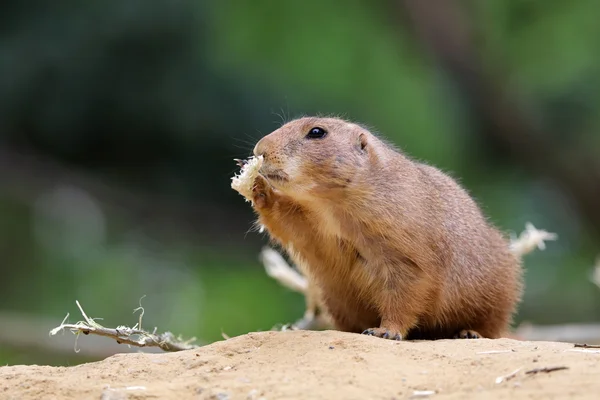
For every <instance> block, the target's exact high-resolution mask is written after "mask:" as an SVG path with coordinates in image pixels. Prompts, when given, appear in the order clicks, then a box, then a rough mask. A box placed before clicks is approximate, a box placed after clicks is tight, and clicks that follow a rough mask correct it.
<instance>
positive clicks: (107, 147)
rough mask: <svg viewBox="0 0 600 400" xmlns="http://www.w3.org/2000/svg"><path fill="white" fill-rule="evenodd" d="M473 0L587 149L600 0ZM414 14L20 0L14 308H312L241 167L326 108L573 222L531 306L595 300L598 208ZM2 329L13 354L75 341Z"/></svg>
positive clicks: (512, 76)
mask: <svg viewBox="0 0 600 400" xmlns="http://www.w3.org/2000/svg"><path fill="white" fill-rule="evenodd" d="M463 3H464V6H465V7H466V9H467V10H468V13H469V17H470V22H471V23H472V24H473V30H474V35H475V37H476V40H477V44H478V50H479V52H480V54H481V56H482V57H483V59H484V61H485V65H486V68H488V69H489V70H491V71H494V73H496V74H498V76H500V77H503V78H504V79H506V84H507V85H509V86H510V87H511V89H513V90H514V91H515V93H517V94H518V95H519V97H518V99H517V100H515V101H518V102H520V103H522V106H523V107H524V108H525V109H526V110H527V111H528V112H529V113H530V115H531V116H532V118H534V119H535V121H536V122H537V123H539V124H540V125H542V126H545V127H551V128H552V129H549V130H548V131H547V134H548V135H553V137H555V138H557V139H558V140H560V143H561V145H563V146H564V149H565V151H569V152H570V154H571V157H572V159H573V162H574V163H575V162H577V158H578V152H579V150H580V149H586V150H592V152H595V153H594V154H600V153H599V151H600V135H598V133H597V132H598V129H599V128H600V117H599V116H600V112H599V111H600V90H599V89H600V78H599V77H600V53H598V52H597V51H596V45H595V43H596V41H597V39H599V38H600V35H599V34H600V27H599V26H598V24H597V23H596V21H595V16H596V15H598V11H600V10H599V9H600V6H599V5H598V3H597V2H596V1H594V0H577V1H572V2H561V1H544V2H543V1H541V0H510V1H508V0H487V1H484V2H475V1H469V2H463ZM408 21H409V18H408V17H407V16H406V15H403V14H402V9H401V8H400V7H394V6H392V5H391V2H368V1H365V0H352V1H346V2H344V4H343V6H341V5H340V3H337V2H328V3H327V2H325V3H324V2H316V1H307V2H303V3H300V2H279V3H276V2H273V1H266V0H254V1H248V0H238V1H232V0H221V1H192V0H175V1H173V0H152V1H141V0H137V1H136V0H130V1H126V2H124V1H117V0H105V1H98V0H88V1H86V2H75V1H60V2H46V1H39V0H38V1H29V2H18V1H15V0H8V1H7V2H5V4H4V7H3V13H2V15H1V16H0V22H1V23H0V70H1V71H2V73H1V74H0V145H1V148H2V153H0V161H2V160H3V159H4V163H3V164H2V169H4V171H3V172H2V173H0V179H3V180H5V182H3V183H2V184H1V185H0V219H1V220H2V221H3V223H2V225H1V227H2V229H0V251H1V254H2V256H3V257H2V259H3V267H2V276H3V278H2V279H1V280H0V302H1V304H2V307H1V308H0V311H1V310H10V311H18V312H21V313H23V314H27V315H31V316H32V317H35V316H36V315H40V316H41V315H44V316H50V317H53V318H56V323H57V324H58V323H60V320H61V318H62V317H63V316H64V314H65V313H66V312H71V314H72V315H75V314H76V309H75V307H74V301H75V300H76V299H77V300H79V301H80V302H81V303H82V304H83V305H84V307H85V309H86V311H87V312H88V313H89V314H90V316H101V317H104V324H105V325H108V326H110V325H118V324H127V323H131V324H133V323H135V322H136V320H137V319H136V317H135V316H133V315H132V314H131V310H132V309H133V308H135V307H137V305H138V302H139V299H140V298H141V297H142V296H144V295H146V297H145V298H144V299H143V305H144V306H145V308H146V315H145V321H146V323H147V326H158V328H159V330H171V331H173V332H175V333H181V334H182V335H185V336H197V337H199V338H201V339H202V340H204V341H213V340H218V339H219V338H220V337H221V332H225V333H226V334H228V335H237V334H242V333H244V332H247V331H249V330H264V329H270V328H271V327H272V326H273V325H275V324H276V323H279V322H289V321H292V320H294V319H295V318H297V317H299V316H300V315H301V313H302V311H303V299H302V298H301V297H300V296H299V295H297V294H293V293H290V292H289V291H287V290H286V289H284V288H281V287H280V286H278V284H277V283H275V282H273V281H272V280H271V279H270V278H268V277H267V276H266V275H265V274H264V272H263V269H262V267H261V265H260V264H259V263H258V259H257V254H258V251H259V249H260V246H261V241H262V242H264V241H265V240H264V237H263V236H262V235H259V234H257V233H256V232H248V230H250V228H251V223H252V220H253V216H252V212H251V210H250V207H249V206H248V204H247V203H244V201H243V200H242V198H241V197H240V196H239V195H238V194H236V193H235V192H233V191H232V190H231V189H230V187H229V177H230V176H231V174H232V173H233V172H234V171H235V169H236V168H235V165H234V163H233V162H232V160H231V159H232V158H234V157H245V156H247V155H248V154H249V153H250V151H251V149H252V147H253V145H254V143H255V142H256V140H257V139H258V138H259V137H260V136H262V135H264V134H266V133H268V132H270V131H272V130H273V129H275V128H276V127H277V126H279V125H280V124H281V123H282V122H283V121H285V120H288V119H291V118H294V117H296V116H299V115H302V114H313V113H321V114H336V115H342V116H344V117H346V118H350V119H353V120H357V121H360V122H363V123H366V124H367V125H369V126H372V127H373V129H374V130H375V131H377V132H379V133H381V135H383V136H385V137H387V138H389V139H390V140H392V141H393V142H395V143H397V144H398V145H399V146H400V147H401V148H403V149H404V150H406V151H407V152H408V153H410V154H411V155H413V156H414V157H416V158H418V159H422V160H427V161H428V162H430V163H433V164H435V165H437V166H439V167H441V168H443V169H444V170H447V171H449V172H451V173H452V174H453V175H454V176H455V177H457V178H459V179H460V180H461V181H462V182H463V184H464V185H465V186H466V187H467V188H468V189H469V190H470V192H471V193H472V194H473V195H474V196H475V197H476V198H477V200H478V201H479V202H480V203H481V204H482V206H483V208H484V210H485V212H486V213H487V214H488V215H489V217H490V219H491V220H492V221H493V222H495V223H496V224H498V225H499V226H500V227H501V228H502V229H503V230H505V231H514V232H519V231H520V230H522V229H523V227H524V224H525V222H526V221H532V222H533V223H534V224H535V225H536V226H538V227H542V228H545V229H547V230H550V231H554V232H558V233H559V236H560V240H559V241H558V242H556V243H551V244H550V245H549V248H548V249H547V250H546V251H545V252H538V253H535V254H533V255H531V256H528V257H527V258H526V259H525V267H526V271H527V276H526V277H527V291H526V294H525V298H524V302H523V304H522V306H521V311H520V314H519V316H518V318H517V322H519V321H522V320H528V321H532V322H537V323H560V322H575V321H593V320H598V319H600V302H599V300H600V291H599V290H598V289H597V288H595V287H594V286H593V285H592V284H591V283H590V282H589V280H588V274H589V269H590V267H591V265H592V263H593V260H594V257H595V256H596V253H598V252H600V251H599V249H598V240H599V238H598V237H596V236H594V235H593V233H592V231H591V230H590V229H589V227H587V226H586V216H585V215H582V214H581V213H579V211H578V210H577V209H576V208H575V207H574V206H573V201H572V199H571V198H570V194H569V193H565V192H563V191H561V189H560V187H559V186H557V185H556V182H554V181H553V179H552V177H551V176H541V175H536V174H534V173H532V172H530V171H528V170H526V169H524V167H523V166H522V165H520V164H518V163H517V162H515V159H514V158H512V157H511V154H510V152H508V151H507V150H506V148H504V147H502V146H501V145H500V144H498V143H497V142H494V141H491V140H489V139H488V138H487V137H486V136H485V132H481V131H480V129H478V125H477V123H476V122H475V120H476V116H473V115H472V114H471V112H470V110H469V109H468V107H467V106H466V103H465V102H464V98H463V95H464V94H463V93H461V92H460V90H459V88H457V87H456V85H455V84H454V83H453V82H452V81H451V79H449V77H448V75H447V74H446V73H445V71H443V70H441V69H440V68H439V67H437V66H436V64H435V63H434V62H432V57H431V56H430V55H429V54H428V53H427V52H426V51H425V50H424V49H423V48H422V47H421V46H420V45H419V43H417V42H416V41H415V39H414V37H413V35H412V33H411V28H410V24H409V23H408ZM9 156H10V157H9ZM535 156H536V155H535V154H531V157H535ZM32 160H33V162H32ZM56 166H59V168H58V169H57V168H56ZM57 171H67V172H73V173H76V174H77V175H76V176H77V179H78V180H77V182H73V181H71V180H70V179H68V174H67V175H65V174H62V173H61V174H59V173H57ZM105 189H107V190H105ZM132 199H133V200H132ZM157 199H159V200H160V201H158V200H157ZM165 199H166V202H165V201H163V200H165ZM142 204H143V205H144V207H145V210H146V211H144V212H140V209H141V208H142ZM165 204H166V206H165ZM148 208H149V209H150V210H153V209H156V210H159V209H160V212H161V214H160V215H161V216H160V217H158V216H153V214H152V213H151V212H150V213H149V212H147V209H148ZM157 212H158V211H157ZM157 215H158V214H157ZM72 318H73V317H72ZM75 318H77V317H75ZM7 329H10V327H8V328H7ZM28 334H29V335H33V336H35V335H47V332H29V333H28ZM87 340H103V339H100V338H88V337H86V338H84V339H82V340H81V341H80V342H79V344H80V347H82V346H85V342H86V341H87ZM0 347H1V350H0V363H2V364H6V363H33V362H45V363H55V364H61V363H66V362H72V363H73V362H74V363H77V362H81V361H82V359H81V358H78V357H77V356H76V355H75V354H63V355H55V356H53V357H51V356H49V355H44V353H43V352H39V351H38V352H37V353H36V354H38V355H37V356H36V355H34V354H32V351H33V350H32V351H27V350H26V349H14V348H10V347H9V344H7V343H1V342H0Z"/></svg>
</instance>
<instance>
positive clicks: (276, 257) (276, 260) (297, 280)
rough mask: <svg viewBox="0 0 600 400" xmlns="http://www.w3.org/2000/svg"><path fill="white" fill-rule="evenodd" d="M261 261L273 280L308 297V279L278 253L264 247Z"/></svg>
mask: <svg viewBox="0 0 600 400" xmlns="http://www.w3.org/2000/svg"><path fill="white" fill-rule="evenodd" d="M260 261H262V263H263V265H264V266H265V271H267V275H269V276H270V277H271V278H273V279H275V280H276V281H277V282H279V283H280V284H281V285H283V286H285V287H287V288H288V289H290V290H293V291H295V292H298V293H302V294H304V295H306V293H307V290H308V282H307V280H306V278H305V277H304V276H302V275H301V274H300V273H299V272H298V271H296V270H295V269H294V268H293V267H292V266H291V265H289V264H288V263H287V262H286V261H285V259H284V258H283V257H282V256H281V254H279V253H278V252H277V251H275V250H273V249H271V248H269V247H264V248H263V249H262V251H261V252H260Z"/></svg>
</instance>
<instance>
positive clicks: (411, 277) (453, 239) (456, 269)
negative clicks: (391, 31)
mask: <svg viewBox="0 0 600 400" xmlns="http://www.w3.org/2000/svg"><path fill="white" fill-rule="evenodd" d="M254 155H255V156H262V160H263V161H262V165H261V166H260V170H259V174H258V176H257V178H256V179H255V181H254V185H253V188H252V195H251V197H252V205H253V208H254V209H255V211H256V213H257V215H258V222H259V223H260V224H261V225H263V226H264V227H265V228H266V230H267V232H268V233H269V235H270V237H271V238H272V240H273V241H274V242H276V243H278V244H279V245H281V246H282V247H283V249H285V250H286V251H287V253H288V254H289V255H290V257H291V258H292V259H293V260H294V262H295V263H296V265H298V266H299V267H300V269H301V271H302V272H303V274H304V275H305V276H306V277H307V279H308V281H309V284H310V285H311V286H314V288H315V289H314V290H315V291H316V292H317V293H318V296H319V298H320V303H321V304H323V305H324V306H325V308H326V312H327V313H328V314H329V316H330V317H331V319H332V321H333V324H334V326H335V327H336V328H337V329H339V330H343V331H349V332H357V333H364V334H368V335H373V336H377V337H381V338H387V339H395V340H401V339H442V338H453V337H457V338H477V337H485V338H498V337H501V336H503V335H505V334H507V333H508V329H509V325H510V323H511V319H512V315H513V314H514V312H515V310H516V306H517V304H518V302H519V300H520V297H521V293H522V270H521V264H520V260H519V258H518V257H516V256H515V255H514V254H512V253H511V252H510V250H509V242H508V240H507V239H506V238H505V237H504V236H503V235H502V234H501V233H500V232H499V231H498V230H497V229H496V228H494V227H493V226H491V225H490V224H489V223H488V221H487V220H486V218H485V217H484V216H483V214H482V213H481V211H480V209H479V207H478V206H477V204H476V203H475V202H474V201H473V199H472V198H471V197H470V196H469V194H468V193H467V192H466V191H465V190H464V189H463V188H462V187H461V186H460V185H459V184H458V183H456V182H455V181H454V180H453V179H452V178H450V177H449V176H448V175H446V174H444V173H443V172H441V171H440V170H438V169H436V168H434V167H432V166H429V165H426V164H423V163H419V162H415V161H413V160H411V159H410V158H409V157H408V156H406V155H405V154H403V153H402V152H401V151H399V150H397V149H395V148H394V147H392V146H390V145H389V144H387V143H385V142H383V141H382V140H381V139H379V138H378V137H376V136H374V135H373V134H371V133H370V132H369V131H368V130H367V129H365V128H363V127H361V126H359V125H357V124H354V123H351V122H347V121H344V120H341V119H337V118H316V117H307V118H301V119H297V120H294V121H291V122H289V123H287V124H285V125H283V126H282V127H281V128H279V129H277V130H275V131H274V132H272V133H270V134H268V135H267V136H265V137H263V138H262V139H261V140H260V141H259V142H258V143H257V144H256V146H255V148H254Z"/></svg>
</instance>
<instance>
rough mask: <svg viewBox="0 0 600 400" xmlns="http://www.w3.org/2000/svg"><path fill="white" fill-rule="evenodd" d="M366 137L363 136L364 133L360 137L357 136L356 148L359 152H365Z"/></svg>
mask: <svg viewBox="0 0 600 400" xmlns="http://www.w3.org/2000/svg"><path fill="white" fill-rule="evenodd" d="M367 141H368V139H367V135H365V134H364V133H361V134H360V135H358V148H359V150H360V151H362V152H365V151H367V144H368V143H367Z"/></svg>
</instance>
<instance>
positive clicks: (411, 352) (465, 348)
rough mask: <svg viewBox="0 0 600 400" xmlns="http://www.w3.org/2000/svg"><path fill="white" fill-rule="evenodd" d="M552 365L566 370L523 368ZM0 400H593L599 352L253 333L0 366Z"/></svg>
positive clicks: (503, 342)
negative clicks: (164, 350) (151, 350)
mask: <svg viewBox="0 0 600 400" xmlns="http://www.w3.org/2000/svg"><path fill="white" fill-rule="evenodd" d="M98 340H101V339H98ZM81 345H83V344H82V343H81ZM553 367H566V368H567V369H563V370H556V371H552V372H537V373H532V372H529V371H532V370H536V369H543V368H553ZM515 371H517V372H516V373H515ZM528 372H529V373H528ZM511 373H513V375H512V376H508V375H510V374H511ZM507 376H508V377H507ZM501 377H504V379H502V378H501ZM0 398H1V399H104V400H110V399H113V400H116V399H119V400H120V399H219V400H227V399H361V400H365V399H388V400H391V399H406V398H430V399H465V398H477V399H479V398H485V399H558V398H590V399H598V398H600V349H582V348H574V346H573V345H572V344H568V343H553V342H524V341H516V340H510V339H500V340H486V339H481V340H442V341H435V342H393V341H389V340H383V339H378V338H374V337H368V336H363V335H356V334H349V333H341V332H335V331H326V332H308V331H292V332H262V333H250V334H247V335H242V336H238V337H235V338H231V339H228V340H224V341H221V342H217V343H213V344H211V345H208V346H205V347H202V348H199V349H196V350H189V351H184V352H178V353H170V354H143V353H137V354H136V353H134V354H131V353H130V354H117V355H115V356H112V357H109V358H107V359H105V360H103V361H99V362H94V363H89V364H83V365H78V366H74V367H48V366H35V365H30V366H7V367H1V368H0Z"/></svg>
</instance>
